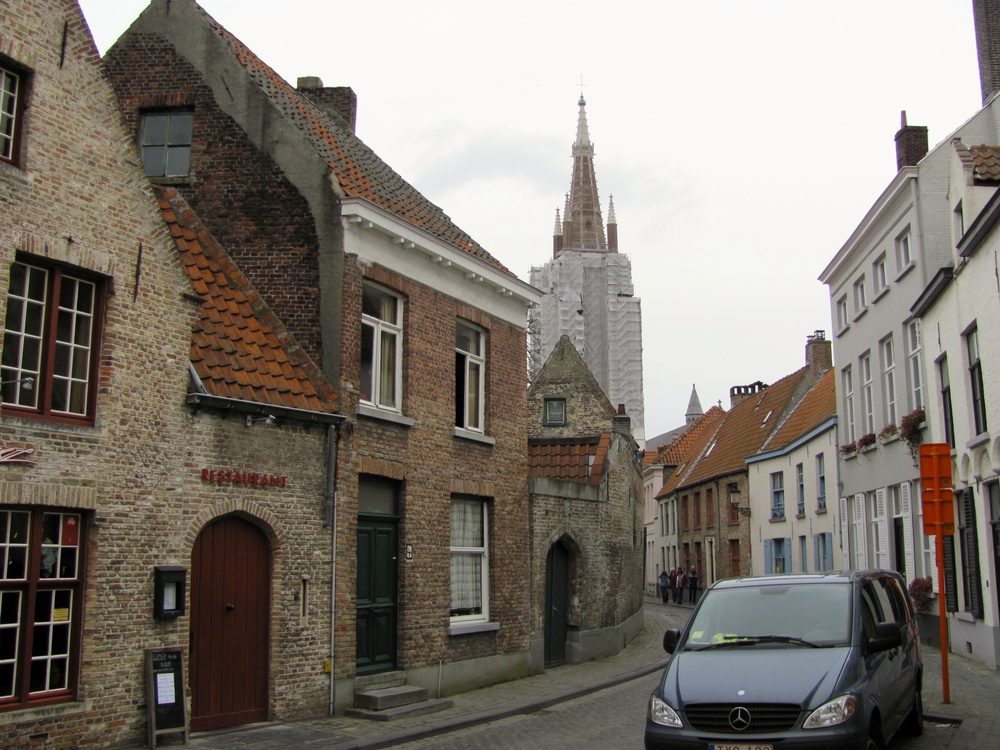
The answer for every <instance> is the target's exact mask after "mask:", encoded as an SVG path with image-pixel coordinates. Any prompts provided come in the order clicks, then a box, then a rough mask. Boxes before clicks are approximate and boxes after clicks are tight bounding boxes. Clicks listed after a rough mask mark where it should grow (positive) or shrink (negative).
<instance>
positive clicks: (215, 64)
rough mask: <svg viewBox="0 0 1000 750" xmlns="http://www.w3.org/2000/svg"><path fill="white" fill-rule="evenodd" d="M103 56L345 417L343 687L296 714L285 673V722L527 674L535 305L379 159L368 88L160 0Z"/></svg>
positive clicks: (332, 522)
mask: <svg viewBox="0 0 1000 750" xmlns="http://www.w3.org/2000/svg"><path fill="white" fill-rule="evenodd" d="M105 63H106V66H107V70H108V75H109V78H110V80H111V81H112V84H113V86H114V87H115V90H116V92H117V95H118V98H119V101H120V104H121V107H122V110H123V114H124V118H125V122H126V126H127V128H128V129H129V130H130V132H131V133H132V134H133V136H134V138H135V140H136V143H137V144H138V146H137V147H138V149H139V154H140V157H141V158H142V160H143V163H144V164H145V166H146V169H147V172H148V173H149V175H150V178H151V179H152V180H153V181H154V182H156V183H159V184H162V185H165V186H170V187H173V188H175V189H176V190H177V192H178V193H179V194H181V195H182V196H183V198H184V200H185V201H186V202H187V204H188V205H189V206H190V208H191V209H192V210H193V211H194V212H196V213H197V215H198V217H199V219H200V221H201V222H203V224H204V227H205V229H206V230H207V231H208V232H210V233H211V235H212V236H213V237H214V238H216V240H217V241H218V243H219V244H220V245H221V246H222V247H225V248H226V250H227V252H228V253H229V254H230V256H231V257H232V260H233V262H234V263H235V265H236V266H237V267H238V268H239V270H240V271H241V272H242V273H243V274H244V275H245V278H246V280H247V282H248V283H249V285H250V286H252V287H253V288H254V289H255V290H256V292H257V293H258V294H259V296H260V299H261V300H262V301H263V302H264V303H265V304H266V305H267V306H268V307H269V308H271V309H273V311H274V313H275V314H276V316H277V317H278V318H279V319H280V320H282V321H283V322H284V323H285V325H286V326H287V329H288V332H289V336H290V337H292V338H293V339H294V340H295V341H296V342H297V343H298V345H299V346H300V347H301V351H302V353H303V354H304V355H305V356H307V357H308V358H309V359H310V360H311V361H312V362H315V363H316V364H317V366H318V367H319V368H320V370H321V371H322V374H323V376H324V377H325V379H326V380H327V381H329V383H331V384H332V385H333V387H334V388H335V390H336V391H337V393H338V397H339V400H338V406H337V413H338V414H339V415H341V416H342V417H343V418H344V420H345V421H344V424H343V426H342V428H341V429H340V430H339V432H338V433H337V435H336V436H333V437H332V438H331V440H332V443H331V444H330V445H329V446H328V449H329V451H330V455H331V456H332V457H333V460H334V462H335V463H334V464H333V474H332V482H333V483H334V484H333V486H332V488H331V489H330V490H328V491H327V493H326V496H325V497H324V499H323V502H322V509H323V516H322V517H320V518H319V519H317V522H318V523H320V524H323V525H324V528H328V532H327V533H328V538H327V539H326V540H325V541H324V542H319V543H317V544H315V545H313V546H312V548H311V549H310V553H311V554H312V555H313V556H314V558H315V562H314V564H312V565H311V566H309V568H308V571H309V572H307V573H303V575H304V576H306V578H303V580H309V581H316V579H317V577H318V576H320V575H321V573H320V572H319V571H320V570H321V569H322V567H323V561H325V564H326V565H327V566H329V569H328V570H327V573H326V575H325V576H324V577H328V579H329V584H328V585H333V586H334V591H335V594H334V601H335V605H334V606H333V607H332V608H330V606H329V601H330V600H329V596H328V594H329V589H325V593H326V594H327V597H326V598H325V599H324V598H323V595H324V589H323V588H322V586H323V584H321V585H320V590H319V591H318V592H317V600H318V601H317V605H316V606H318V607H321V608H322V607H324V606H325V607H326V608H327V609H328V611H327V617H326V618H325V619H326V627H327V631H328V632H327V638H326V643H325V646H324V648H325V650H326V652H325V658H326V659H331V660H332V667H331V669H332V673H331V674H325V673H324V672H323V668H324V659H320V658H318V657H317V658H316V660H315V661H314V662H313V663H312V664H311V665H310V669H309V674H310V675H311V677H310V678H309V679H310V680H311V682H310V688H309V694H310V695H314V694H315V695H318V691H319V689H320V686H322V689H323V690H324V691H325V693H326V694H325V696H324V699H323V700H322V701H320V700H313V699H309V700H306V699H296V698H294V697H289V698H288V699H287V700H285V699H284V698H283V699H282V700H278V699H277V698H276V697H275V695H276V694H275V693H274V691H275V684H274V683H275V680H276V679H277V677H275V678H274V679H272V687H271V689H272V698H271V700H270V703H269V704H268V707H267V713H268V715H269V716H270V717H273V718H283V717H288V716H294V715H302V714H310V713H311V714H315V713H319V712H323V711H328V712H332V711H334V710H336V711H342V710H344V709H345V708H347V707H350V706H351V705H352V704H353V702H354V691H355V689H356V688H358V687H359V685H360V684H361V683H362V682H363V681H364V679H367V677H368V676H372V675H380V674H383V673H387V672H395V673H399V674H400V675H402V676H403V678H405V679H406V680H407V681H408V682H409V683H411V684H413V685H416V686H424V687H427V688H429V689H431V690H432V691H433V692H435V693H438V692H439V693H440V694H448V693H452V692H456V691H459V690H462V689H467V688H471V687H475V686H479V685H483V684H489V683H491V682H495V681H498V680H501V679H510V678H513V677H517V676H521V675H524V674H527V673H529V672H530V671H531V670H532V668H533V666H532V662H531V654H530V652H529V636H530V632H531V623H530V617H529V614H528V613H527V612H526V611H525V608H524V606H523V603H524V601H526V599H527V595H528V593H527V592H528V590H529V584H530V574H529V573H530V569H529V565H530V555H529V547H528V539H529V529H528V514H527V512H526V508H527V481H526V476H527V465H526V454H525V449H524V435H525V433H526V423H527V412H526V401H525V390H526V375H525V361H526V350H525V323H526V311H527V308H528V306H529V305H530V304H533V303H535V302H536V301H537V299H538V297H539V295H538V292H537V291H536V290H534V289H532V288H531V287H530V286H528V285H527V284H525V283H523V282H521V281H519V280H518V279H517V278H516V277H515V276H514V275H513V274H511V273H510V272H509V271H508V270H507V269H506V268H505V267H504V266H503V264H502V263H500V262H499V261H498V260H497V259H496V258H494V257H493V256H492V255H490V254H489V253H488V252H487V251H486V250H484V249H483V248H482V247H480V246H479V245H478V244H477V243H475V241H474V240H472V239H471V238H470V237H469V236H468V235H467V234H465V233H464V232H463V231H462V230H461V229H459V228H458V227H457V226H455V225H454V224H453V223H452V222H451V220H450V219H449V218H448V217H447V216H446V215H445V214H444V213H443V211H441V209H440V208H438V207H437V206H435V205H433V204H432V203H430V202H429V201H427V199H426V198H424V197H423V196H422V195H421V194H420V193H419V192H418V191H417V190H415V189H414V188H413V187H412V186H410V185H409V184H407V183H406V182H405V181H404V180H403V179H402V178H401V177H399V175H397V174H396V173H395V172H394V171H393V170H392V169H391V168H390V167H389V166H388V165H386V164H385V163H384V162H382V161H381V160H380V159H379V158H378V156H377V155H375V154H374V153H373V152H372V151H371V150H370V149H369V148H368V147H367V146H365V144H364V143H363V142H362V141H361V140H360V139H359V138H358V137H357V136H356V135H355V133H354V132H353V122H354V106H355V104H354V101H355V100H354V97H353V94H352V92H350V90H347V89H328V88H324V87H322V84H321V83H320V82H319V81H318V79H315V78H303V79H300V82H299V87H298V88H297V89H296V88H293V87H292V86H290V85H289V84H287V83H285V82H284V81H283V80H282V79H281V78H280V77H278V76H277V75H276V74H275V73H274V71H273V70H271V69H270V68H269V67H268V66H267V65H266V64H265V63H264V62H263V61H261V60H260V59H259V58H258V57H256V55H254V54H253V53H252V52H251V51H250V50H248V49H247V48H246V47H245V46H244V45H243V44H241V43H240V42H239V40H237V39H236V38H234V37H233V36H232V35H231V34H230V33H229V32H227V31H226V30H225V28H223V27H222V26H221V25H220V24H218V23H217V22H216V21H215V20H214V19H212V18H211V17H209V16H208V15H207V14H206V13H205V12H204V11H203V10H202V9H201V8H200V7H199V6H198V5H197V4H195V3H194V2H191V0H173V1H172V2H166V0H155V1H154V2H153V3H152V4H151V5H150V6H149V7H148V8H147V9H146V10H145V11H144V12H143V13H142V15H141V16H140V17H139V18H138V19H137V20H136V22H135V23H134V24H133V25H132V27H131V28H130V29H129V30H128V31H127V32H126V33H125V34H124V35H123V36H122V37H121V39H119V41H118V42H117V43H116V45H115V46H114V47H113V48H112V49H111V50H110V51H109V52H108V54H107V56H106V58H105ZM210 406H211V405H210ZM331 557H332V565H331V559H330V558H331ZM303 570H305V568H303ZM289 625H290V623H289V622H288V621H284V622H282V623H279V624H278V626H276V627H280V628H281V629H282V630H283V631H284V632H287V628H288V626H289ZM331 638H332V643H331V642H330V639H331ZM281 695H282V696H284V695H285V693H284V692H283V691H282V692H281ZM234 719H235V720H237V721H238V720H239V718H238V717H234Z"/></svg>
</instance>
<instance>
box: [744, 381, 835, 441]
mask: <svg viewBox="0 0 1000 750" xmlns="http://www.w3.org/2000/svg"><path fill="white" fill-rule="evenodd" d="M835 416H837V392H836V378H835V377H834V371H833V370H832V369H830V370H827V371H826V373H824V374H823V376H822V377H821V378H820V379H819V381H818V382H817V383H816V385H814V386H813V387H812V388H811V389H810V390H809V392H808V393H807V394H806V395H805V396H803V397H802V400H801V401H800V402H799V403H798V404H797V405H796V406H795V408H794V409H793V410H792V413H791V414H789V415H788V417H787V418H786V419H785V421H784V422H783V423H782V424H781V425H780V426H779V427H778V429H777V430H776V431H775V433H774V434H773V435H772V436H771V437H770V438H768V439H767V440H765V441H764V444H763V445H762V446H761V447H760V451H758V452H764V451H772V450H780V449H781V448H784V447H785V446H787V445H788V444H789V443H792V442H793V441H795V440H797V439H798V438H800V437H802V436H803V435H805V434H806V433H808V432H809V431H810V430H812V429H813V428H815V427H817V426H819V425H820V424H822V423H823V422H825V421H826V420H828V419H829V418H830V417H835Z"/></svg>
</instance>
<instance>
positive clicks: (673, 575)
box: [667, 568, 677, 604]
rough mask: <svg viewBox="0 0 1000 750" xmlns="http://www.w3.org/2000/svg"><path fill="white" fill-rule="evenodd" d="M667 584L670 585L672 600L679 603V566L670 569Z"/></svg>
mask: <svg viewBox="0 0 1000 750" xmlns="http://www.w3.org/2000/svg"><path fill="white" fill-rule="evenodd" d="M667 585H668V586H669V587H670V601H672V602H673V603H674V604H677V568H671V569H670V576H669V582H668V583H667Z"/></svg>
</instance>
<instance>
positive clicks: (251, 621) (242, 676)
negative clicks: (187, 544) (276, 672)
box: [190, 516, 271, 731]
mask: <svg viewBox="0 0 1000 750" xmlns="http://www.w3.org/2000/svg"><path fill="white" fill-rule="evenodd" d="M270 590H271V549H270V544H269V543H268V540H267V537H265V536H264V534H263V533H262V532H261V531H260V529H258V528H257V527H256V526H254V525H253V524H251V523H249V522H247V521H244V520H242V519H240V518H237V517H235V516H226V517H224V518H222V519H220V520H218V521H216V522H214V523H212V524H210V525H208V526H206V527H205V528H204V529H202V531H201V533H200V534H199V535H198V539H197V540H196V541H195V544H194V549H193V550H192V553H191V667H190V682H191V729H192V731H200V730H206V729H219V728H222V727H231V726H237V725H239V724H249V723H251V722H255V721H264V720H265V719H267V696H268V674H269V672H270V663H269V658H268V655H269V653H270V647H269V640H270V625H269V623H270V610H271V597H270Z"/></svg>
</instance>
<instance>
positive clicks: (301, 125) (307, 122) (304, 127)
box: [192, 2, 510, 273]
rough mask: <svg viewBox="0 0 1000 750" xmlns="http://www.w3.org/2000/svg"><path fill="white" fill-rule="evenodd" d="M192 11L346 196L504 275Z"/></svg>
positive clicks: (354, 139)
mask: <svg viewBox="0 0 1000 750" xmlns="http://www.w3.org/2000/svg"><path fill="white" fill-rule="evenodd" d="M192 5H193V6H194V7H195V8H196V9H197V10H198V12H200V13H201V14H202V15H203V16H204V18H205V19H206V23H207V24H208V25H209V26H210V27H211V29H212V30H213V31H214V32H215V33H216V34H218V35H219V36H220V37H221V38H222V39H223V40H225V41H226V42H227V43H228V44H229V46H230V47H231V49H232V50H233V53H234V55H235V56H236V58H237V60H239V62H240V64H241V65H242V66H243V67H244V68H245V69H246V71H247V73H248V74H249V75H250V77H251V78H252V79H253V81H254V82H255V83H256V84H257V86H258V87H259V88H260V90H261V91H262V92H263V93H264V94H265V95H266V96H267V97H268V98H269V99H270V100H271V101H272V102H273V104H274V106H275V107H276V108H277V109H278V110H279V111H281V112H282V113H284V114H285V116H286V117H287V119H288V121H289V123H291V124H293V125H294V126H295V127H297V128H298V129H299V130H300V131H301V132H302V133H303V134H304V136H305V137H306V138H307V139H308V140H309V141H310V142H311V143H312V144H313V145H314V147H315V148H316V151H317V154H318V155H319V156H320V157H321V158H322V159H323V160H324V161H325V162H326V164H327V165H329V167H330V169H331V171H332V172H333V174H334V176H335V177H336V179H337V184H339V186H340V188H341V190H342V191H343V193H344V195H346V196H351V197H358V198H364V199H366V200H369V201H371V202H372V203H374V204H376V205H378V206H381V207H382V208H384V209H385V210H387V211H389V212H390V213H392V214H395V215H396V216H398V217H400V218H402V219H405V220H406V221H408V222H410V223H411V224H413V225H415V226H417V227H419V228H421V229H423V230H425V231H427V232H430V233H431V234H433V235H434V236H436V237H438V238H439V239H441V240H443V241H444V242H447V243H449V244H451V245H454V246H455V247H458V248H460V249H462V250H464V251H465V252H468V253H470V254H471V255H475V256H476V257H478V258H481V259H483V260H485V261H486V262H488V263H490V264H491V265H493V266H494V267H495V268H498V269H500V270H502V271H505V272H507V273H510V271H509V269H508V268H507V267H506V266H504V265H503V264H502V263H501V262H500V261H499V260H497V259H496V258H495V257H493V255H491V254H490V253H489V252H487V250H486V249H485V248H483V247H482V246H481V245H480V244H479V243H478V242H476V241H475V240H474V239H472V237H470V236H469V235H468V234H467V233H466V232H464V231H463V230H462V229H460V228H459V227H458V226H456V225H455V223H454V222H453V221H452V220H451V218H450V217H448V215H447V214H445V213H444V211H443V210H442V209H441V208H440V207H439V206H437V205H435V204H434V203H432V202H431V201H429V200H428V199H427V198H426V197H425V196H424V195H423V194H422V193H420V191H418V190H417V189H416V188H414V187H413V186H412V185H410V184H409V183H408V182H407V181H406V180H404V179H403V178H402V177H401V176H400V175H399V174H398V173H397V172H396V171H395V170H393V169H392V168H391V167H390V166H389V165H388V164H386V163H385V162H384V161H382V159H381V158H380V157H379V156H378V155H377V154H376V153H375V152H374V151H372V149H371V148H369V147H368V146H367V145H366V144H365V143H364V141H362V140H361V139H360V138H359V137H358V136H357V135H356V134H355V133H354V132H352V131H351V129H350V127H349V126H347V124H346V123H345V122H343V121H342V120H339V118H335V117H331V116H329V115H328V114H327V113H326V112H324V111H323V110H322V109H321V108H320V107H318V106H317V105H316V104H314V103H313V102H312V101H311V100H310V99H309V98H308V97H306V96H303V95H301V94H299V92H298V91H297V90H296V89H295V88H294V87H292V86H291V85H290V84H289V83H288V82H287V81H285V80H284V79H283V78H282V77H281V76H280V75H278V73H277V72H275V71H274V69H273V68H271V67H270V66H269V65H267V64H266V63H265V62H264V61H263V60H261V59H260V58H259V57H258V56H257V55H256V54H255V53H254V52H252V51H251V50H250V48H249V47H247V46H246V45H245V44H243V42H241V41H240V40H239V39H237V38H236V37H235V36H234V35H233V34H232V33H231V32H230V31H229V30H228V29H226V28H225V27H224V26H222V25H221V24H220V23H219V22H218V21H216V20H215V19H214V18H212V16H210V15H209V14H208V12H207V11H205V9H204V8H202V7H201V6H200V5H198V4H197V3H194V2H192Z"/></svg>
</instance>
